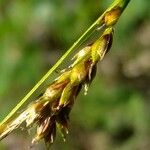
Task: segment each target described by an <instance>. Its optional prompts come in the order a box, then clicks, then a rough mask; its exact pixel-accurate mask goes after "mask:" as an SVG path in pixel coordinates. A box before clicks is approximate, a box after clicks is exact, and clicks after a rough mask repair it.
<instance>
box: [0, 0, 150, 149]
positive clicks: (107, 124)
mask: <svg viewBox="0 0 150 150" xmlns="http://www.w3.org/2000/svg"><path fill="white" fill-rule="evenodd" d="M110 3H112V0H1V1H0V114H1V115H0V119H1V120H2V119H3V118H4V117H5V116H6V114H7V113H8V112H9V111H10V110H11V109H12V108H13V107H14V106H15V105H16V104H17V102H18V101H19V100H20V99H21V98H22V97H23V96H24V95H25V94H26V93H27V92H28V91H29V90H30V89H31V88H32V87H33V86H34V84H35V83H36V82H37V81H38V80H39V79H40V78H41V77H42V76H43V75H44V74H45V73H46V72H47V70H48V69H49V68H50V67H52V66H53V64H54V63H55V62H56V61H57V60H58V59H59V58H60V56H61V55H62V54H63V53H64V52H65V51H66V50H67V48H69V47H70V46H71V45H72V44H73V42H74V41H75V40H76V39H77V38H78V37H79V36H80V35H81V34H82V33H83V32H84V31H85V30H86V29H87V28H88V27H89V26H90V25H91V24H92V23H93V22H94V21H95V20H96V19H97V17H98V16H99V15H100V14H101V13H102V12H103V11H104V10H105V9H106V8H107V7H108V5H109V4H110ZM149 6H150V1H148V0H131V2H130V4H129V6H128V7H127V9H126V10H125V12H124V14H123V15H122V16H121V18H120V20H119V22H118V24H117V26H116V29H115V35H114V43H113V47H112V49H111V51H110V52H109V53H108V54H107V55H106V57H105V59H104V60H103V61H102V62H100V63H99V65H98V72H97V76H96V78H95V80H94V81H93V83H92V85H91V87H90V90H89V92H88V95H87V96H84V95H83V94H80V96H79V97H78V99H77V101H76V103H75V106H74V108H73V110H72V112H71V116H70V118H71V119H70V120H71V123H70V134H69V135H68V137H67V142H66V143H63V141H62V140H61V138H60V135H58V136H57V139H56V142H55V143H54V145H53V146H52V150H150V9H149ZM68 62H69V59H67V60H66V61H65V62H64V64H63V66H66V65H67V64H68ZM63 66H60V68H59V69H62V68H63ZM56 75H57V73H54V74H53V75H52V77H54V76H56ZM49 82H51V79H49V81H47V83H45V85H43V86H42V87H41V88H39V90H38V91H37V92H36V93H35V95H34V96H33V97H32V98H31V100H34V99H35V98H36V97H37V96H38V94H39V93H40V92H42V91H44V89H45V88H46V85H47V84H48V83H49ZM82 93H83V92H82ZM31 138H32V137H31V136H29V134H28V133H27V131H17V132H14V133H13V134H11V135H10V136H8V137H7V138H6V139H4V140H3V141H2V142H1V143H0V150H27V149H30V148H29V146H30V142H31ZM42 149H44V145H43V143H41V144H39V145H37V146H35V147H34V148H33V150H42Z"/></svg>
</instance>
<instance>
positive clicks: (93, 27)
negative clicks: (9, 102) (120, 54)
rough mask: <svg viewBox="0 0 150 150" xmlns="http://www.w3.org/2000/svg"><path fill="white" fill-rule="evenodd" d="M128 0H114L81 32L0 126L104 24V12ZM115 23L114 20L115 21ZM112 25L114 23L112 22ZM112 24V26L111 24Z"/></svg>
mask: <svg viewBox="0 0 150 150" xmlns="http://www.w3.org/2000/svg"><path fill="white" fill-rule="evenodd" d="M129 1H130V0H115V1H114V3H113V4H112V5H111V6H110V7H109V8H108V9H107V10H106V11H105V12H104V13H103V14H102V15H101V16H100V17H99V18H98V19H97V20H96V21H95V22H94V23H93V24H92V25H91V26H90V27H89V28H88V29H87V30H86V31H85V33H83V35H82V36H81V37H80V38H79V39H78V40H77V41H76V42H75V43H74V44H73V45H72V46H71V47H70V48H69V49H68V50H67V52H66V53H65V54H64V55H63V56H62V57H61V58H60V59H59V60H58V61H57V62H56V64H55V65H54V66H53V67H52V68H51V69H50V70H49V71H48V72H47V73H46V74H45V75H44V76H43V77H42V79H41V80H40V81H39V82H38V83H37V84H36V85H35V86H34V87H33V88H32V89H31V90H30V91H29V93H27V95H26V96H25V97H24V98H23V99H22V100H21V101H20V102H19V103H18V104H17V105H16V107H15V108H14V109H13V110H12V111H11V112H10V113H9V114H8V115H7V116H6V117H5V118H4V120H3V121H2V122H1V123H0V126H2V125H4V124H5V123H7V122H9V121H10V120H11V118H12V117H13V116H14V115H15V113H16V112H17V111H18V110H19V109H20V108H21V106H22V105H23V104H24V103H25V102H27V100H28V99H29V98H30V97H31V95H32V94H33V93H34V92H35V91H36V90H37V89H38V88H39V86H41V84H42V83H43V82H44V81H46V80H47V79H48V77H49V76H50V75H51V74H52V73H53V72H54V71H55V70H56V69H57V68H58V66H59V65H60V64H62V62H63V61H64V60H65V59H66V58H67V56H69V54H70V53H71V52H72V51H73V50H75V49H76V48H78V47H79V46H80V45H81V44H82V43H83V42H84V41H85V40H86V39H87V38H88V37H89V36H90V35H91V34H92V33H93V32H94V31H96V29H97V28H101V27H104V26H106V24H104V20H103V19H104V16H105V14H106V13H107V12H108V11H110V10H112V9H114V8H116V7H117V6H119V7H120V8H121V11H123V10H124V9H125V7H126V6H127V4H128V2H129ZM115 23H116V22H115ZM113 25H114V24H113ZM113 25H112V26H113Z"/></svg>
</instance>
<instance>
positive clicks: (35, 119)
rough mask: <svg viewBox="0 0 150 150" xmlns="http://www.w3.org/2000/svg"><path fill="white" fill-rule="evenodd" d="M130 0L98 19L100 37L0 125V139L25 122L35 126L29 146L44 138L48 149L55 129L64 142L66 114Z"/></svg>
mask: <svg viewBox="0 0 150 150" xmlns="http://www.w3.org/2000/svg"><path fill="white" fill-rule="evenodd" d="M128 2H129V0H116V1H115V2H114V4H113V5H112V6H111V7H109V8H108V9H107V10H106V11H105V12H104V13H103V14H102V15H101V16H100V18H99V19H98V21H97V26H98V27H103V32H102V34H101V35H100V36H99V37H98V38H97V39H96V40H95V41H94V42H93V43H91V44H87V45H86V46H85V47H84V48H83V49H81V50H80V51H79V52H78V53H77V54H76V55H75V56H74V57H73V63H72V64H71V65H70V66H69V67H68V68H66V69H64V70H63V71H62V72H60V75H59V76H58V77H57V78H56V79H55V80H54V81H53V82H52V83H51V84H50V85H49V86H48V87H47V89H46V90H45V92H44V94H42V96H40V97H39V98H38V99H37V100H36V101H34V102H32V103H31V104H29V105H28V107H27V108H26V109H25V110H24V111H23V112H22V113H20V114H19V115H18V116H17V117H16V118H15V119H13V120H11V121H10V122H6V123H4V124H3V125H1V126H0V139H3V138H4V137H6V136H7V135H8V134H9V133H11V132H12V131H13V130H15V129H16V128H18V127H20V126H21V124H22V123H23V122H26V127H27V128H31V127H32V126H33V125H34V126H36V128H37V131H36V135H35V136H34V138H33V140H32V143H33V144H34V143H36V142H38V141H39V140H41V139H44V141H45V143H46V145H47V148H48V147H49V146H50V144H51V143H53V141H54V139H55V136H56V130H59V131H60V132H61V134H62V137H63V139H64V140H65V137H66V134H68V123H69V113H70V111H71V109H72V106H73V104H74V102H75V100H76V97H77V96H78V94H79V92H80V90H81V89H82V88H84V91H85V94H86V93H87V90H88V87H89V85H90V84H91V82H92V80H93V78H94V76H95V74H96V68H97V63H98V62H99V61H100V60H102V59H103V57H104V56H105V54H106V53H107V52H108V51H109V49H110V48H111V45H112V41H113V26H114V25H115V24H116V22H117V21H118V18H119V17H120V15H121V13H122V11H123V10H124V8H125V6H126V5H127V3H128Z"/></svg>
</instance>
